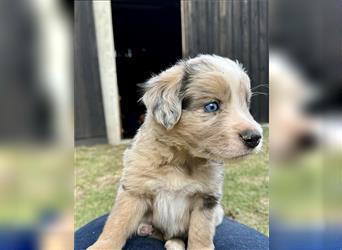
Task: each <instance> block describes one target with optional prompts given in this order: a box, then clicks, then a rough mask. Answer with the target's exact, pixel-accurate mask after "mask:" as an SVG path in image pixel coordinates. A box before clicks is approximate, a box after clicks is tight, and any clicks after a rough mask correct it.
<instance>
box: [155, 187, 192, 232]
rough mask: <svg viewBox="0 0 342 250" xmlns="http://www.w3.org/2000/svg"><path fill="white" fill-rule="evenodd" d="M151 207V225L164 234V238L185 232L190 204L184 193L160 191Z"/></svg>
mask: <svg viewBox="0 0 342 250" xmlns="http://www.w3.org/2000/svg"><path fill="white" fill-rule="evenodd" d="M153 206H154V208H153V219H152V220H153V224H154V225H156V226H157V227H158V228H159V229H161V230H162V231H163V232H164V234H165V235H164V236H165V238H170V237H174V236H178V235H181V234H184V233H186V232H187V230H188V225H189V220H190V211H189V207H190V204H189V198H188V197H187V196H186V195H185V194H184V193H175V192H168V191H161V192H159V193H158V195H157V196H156V197H155V201H154V204H153Z"/></svg>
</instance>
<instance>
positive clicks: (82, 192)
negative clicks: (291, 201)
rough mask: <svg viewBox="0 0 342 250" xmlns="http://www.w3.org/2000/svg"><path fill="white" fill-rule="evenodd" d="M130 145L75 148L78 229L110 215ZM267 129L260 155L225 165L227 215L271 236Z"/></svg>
mask: <svg viewBox="0 0 342 250" xmlns="http://www.w3.org/2000/svg"><path fill="white" fill-rule="evenodd" d="M126 147H127V145H119V146H109V145H97V146H91V147H77V148H76V149H75V159H74V162H75V171H76V172H75V174H76V190H75V192H76V196H75V197H76V198H75V226H76V228H79V227H81V226H82V225H84V224H86V223H87V222H89V221H90V220H92V219H94V218H96V217H98V216H100V215H102V214H104V213H108V212H109V211H110V209H111V207H112V205H113V202H114V198H115V194H116V188H117V184H118V181H119V179H120V174H121V169H122V154H123V152H124V150H125V148H126ZM268 151H269V148H268V129H267V128H265V129H264V144H263V149H262V151H261V152H260V153H259V154H256V155H252V156H249V157H247V158H244V159H240V160H234V161H230V162H227V163H226V170H225V182H224V196H223V199H222V204H223V207H224V209H225V214H226V215H227V216H229V217H231V218H233V219H235V220H237V221H239V222H241V223H243V224H246V225H248V226H250V227H252V228H255V229H256V230H258V231H259V232H262V233H264V234H267V235H268V207H269V194H268V183H269V175H268V166H269V158H268Z"/></svg>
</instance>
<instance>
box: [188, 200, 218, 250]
mask: <svg viewBox="0 0 342 250" xmlns="http://www.w3.org/2000/svg"><path fill="white" fill-rule="evenodd" d="M205 199H206V198H205ZM205 199H204V201H203V199H201V200H198V201H197V202H196V203H195V204H194V208H193V211H192V212H191V215H190V227H189V236H188V249H189V250H198V249H201V250H209V249H210V250H212V249H214V248H215V247H214V243H213V238H214V235H215V224H216V223H217V218H216V212H217V211H216V209H215V208H216V206H217V204H216V202H215V203H211V202H209V203H207V201H205ZM209 199H212V198H211V197H210V198H209ZM215 200H216V199H215Z"/></svg>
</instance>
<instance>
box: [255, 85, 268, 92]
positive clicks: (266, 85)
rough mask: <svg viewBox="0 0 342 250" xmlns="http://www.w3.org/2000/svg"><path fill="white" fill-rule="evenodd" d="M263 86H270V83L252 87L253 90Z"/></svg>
mask: <svg viewBox="0 0 342 250" xmlns="http://www.w3.org/2000/svg"><path fill="white" fill-rule="evenodd" d="M261 87H264V88H269V86H268V84H259V85H257V86H254V87H253V88H251V90H252V91H253V90H254V89H258V88H261Z"/></svg>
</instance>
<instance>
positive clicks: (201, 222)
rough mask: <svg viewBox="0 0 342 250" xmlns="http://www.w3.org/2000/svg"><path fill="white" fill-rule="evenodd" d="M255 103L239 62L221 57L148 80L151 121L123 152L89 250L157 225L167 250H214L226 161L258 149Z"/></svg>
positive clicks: (192, 61)
mask: <svg viewBox="0 0 342 250" xmlns="http://www.w3.org/2000/svg"><path fill="white" fill-rule="evenodd" d="M250 98H251V91H250V79H249V77H248V76H247V74H246V73H245V71H244V70H243V68H242V67H241V65H239V64H238V63H235V62H234V61H232V60H229V59H227V58H222V57H219V56H210V55H201V56H198V57H196V58H193V59H189V60H187V61H180V62H178V63H177V64H176V65H175V66H173V67H171V68H169V69H167V70H166V71H164V72H162V73H160V74H159V75H157V76H155V77H153V78H151V79H150V80H149V81H148V82H147V83H146V85H145V94H144V96H143V98H142V101H143V102H144V104H145V105H146V107H147V114H146V119H145V122H144V124H143V125H142V126H141V128H140V129H139V131H138V133H137V135H136V136H135V138H134V141H133V144H132V146H131V148H129V149H127V151H126V152H125V155H124V170H123V174H122V178H121V183H120V188H119V191H118V194H117V197H116V201H115V205H114V207H113V210H112V212H111V214H110V216H109V217H108V220H107V222H106V225H105V227H104V229H103V232H102V234H101V235H100V237H99V239H98V240H97V242H96V243H95V244H94V245H93V246H91V247H90V248H88V249H102V250H104V249H121V248H122V247H123V246H124V244H125V242H126V240H127V238H128V237H130V236H131V235H132V234H133V233H135V232H136V231H137V230H138V228H139V230H138V233H139V232H140V233H142V234H149V233H150V232H151V230H152V227H153V229H155V230H156V231H158V232H160V234H161V235H162V238H163V239H164V240H165V241H166V243H165V247H166V249H169V250H170V249H185V243H184V239H185V238H188V242H187V243H188V244H187V248H188V249H194V250H195V249H196V250H198V249H202V250H203V249H214V245H213V236H214V234H215V227H216V226H217V225H218V224H220V223H221V221H222V218H223V209H222V207H221V205H220V199H221V196H222V184H223V173H224V170H223V161H224V160H225V159H232V158H236V157H240V156H243V155H247V154H249V153H252V152H254V151H257V150H258V149H259V148H260V147H261V134H262V129H261V127H260V125H259V124H258V123H257V122H255V120H254V119H253V118H252V116H251V114H250V113H249V103H250ZM139 225H140V226H139ZM149 225H150V226H149Z"/></svg>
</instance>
